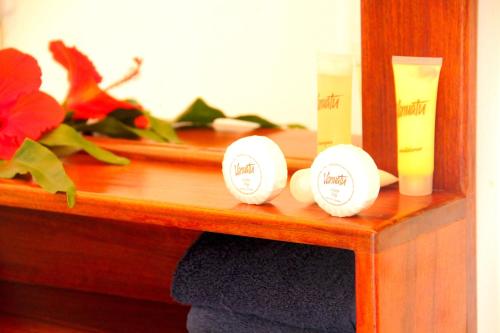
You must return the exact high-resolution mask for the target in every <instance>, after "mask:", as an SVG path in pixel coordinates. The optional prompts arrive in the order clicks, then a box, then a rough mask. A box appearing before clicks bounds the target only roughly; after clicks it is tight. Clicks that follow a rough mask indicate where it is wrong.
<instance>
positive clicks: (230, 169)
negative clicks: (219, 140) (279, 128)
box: [222, 135, 288, 205]
mask: <svg viewBox="0 0 500 333" xmlns="http://www.w3.org/2000/svg"><path fill="white" fill-rule="evenodd" d="M222 173H223V175H224V182H225V183H226V187H227V188H228V190H229V192H231V194H233V195H234V196H235V197H236V198H237V199H238V200H240V201H242V202H245V203H248V204H257V205H258V204H262V203H265V202H267V201H270V200H272V199H273V198H274V197H276V196H277V195H278V194H279V193H280V192H281V191H282V190H283V189H284V188H285V186H286V181H287V177H288V170H287V164H286V159H285V155H283V152H282V151H281V149H280V148H279V146H278V145H277V144H276V143H275V142H274V141H272V140H271V139H269V138H267V137H265V136H258V135H253V136H247V137H245V138H241V139H239V140H236V141H235V142H233V143H232V144H231V145H229V147H227V149H226V152H225V153H224V160H223V162H222Z"/></svg>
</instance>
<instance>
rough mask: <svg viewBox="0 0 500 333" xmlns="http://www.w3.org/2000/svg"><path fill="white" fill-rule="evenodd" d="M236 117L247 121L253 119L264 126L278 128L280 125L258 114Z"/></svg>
mask: <svg viewBox="0 0 500 333" xmlns="http://www.w3.org/2000/svg"><path fill="white" fill-rule="evenodd" d="M234 119H239V120H246V121H253V122H254V123H257V124H259V125H260V127H262V128H278V127H279V126H278V125H276V124H275V123H272V122H270V121H269V120H266V119H264V118H262V117H259V116H256V115H252V114H249V115H244V116H239V117H236V118H234Z"/></svg>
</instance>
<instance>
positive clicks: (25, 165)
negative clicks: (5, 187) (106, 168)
mask: <svg viewBox="0 0 500 333" xmlns="http://www.w3.org/2000/svg"><path fill="white" fill-rule="evenodd" d="M27 173H30V174H31V175H32V176H33V180H34V181H35V182H36V183H37V184H38V185H40V187H42V188H43V189H44V190H46V191H47V192H50V193H56V192H65V193H66V199H67V203H68V207H70V208H71V207H73V206H74V205H75V197H76V188H75V184H73V182H72V181H71V179H70V178H69V177H68V175H67V174H66V172H65V171H64V167H63V165H62V163H61V161H60V160H59V159H58V158H57V156H56V155H54V154H53V153H52V152H51V151H50V150H49V149H47V148H46V147H44V146H42V145H41V144H39V143H38V142H35V141H33V140H30V139H26V140H24V142H23V144H22V145H21V147H19V149H18V150H17V151H16V153H15V155H14V157H13V158H12V159H11V160H9V161H5V162H2V163H0V178H13V177H15V176H16V175H18V174H20V175H24V174H27Z"/></svg>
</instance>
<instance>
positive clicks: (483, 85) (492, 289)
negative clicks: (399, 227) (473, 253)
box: [476, 0, 500, 333]
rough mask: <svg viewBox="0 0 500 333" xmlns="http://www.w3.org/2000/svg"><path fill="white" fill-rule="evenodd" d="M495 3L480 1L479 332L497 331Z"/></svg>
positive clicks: (499, 51)
mask: <svg viewBox="0 0 500 333" xmlns="http://www.w3.org/2000/svg"><path fill="white" fill-rule="evenodd" d="M499 12H500V2H499V1H498V0H479V16H478V22H479V26H478V29H479V31H478V76H477V80H478V85H477V91H478V93H477V160H476V163H477V166H476V167H477V263H478V285H477V287H478V326H479V333H491V332H500V244H499V243H500V214H499V212H500V192H499V188H498V187H499V185H500V173H499V172H500V169H499V167H500V163H499V155H500V148H499V143H500V117H499V116H498V114H499V113H500V20H499V19H498V13H499Z"/></svg>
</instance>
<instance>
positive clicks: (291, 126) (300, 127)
mask: <svg viewBox="0 0 500 333" xmlns="http://www.w3.org/2000/svg"><path fill="white" fill-rule="evenodd" d="M286 127H287V128H298V129H307V127H305V126H304V125H301V124H288V125H286Z"/></svg>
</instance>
